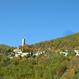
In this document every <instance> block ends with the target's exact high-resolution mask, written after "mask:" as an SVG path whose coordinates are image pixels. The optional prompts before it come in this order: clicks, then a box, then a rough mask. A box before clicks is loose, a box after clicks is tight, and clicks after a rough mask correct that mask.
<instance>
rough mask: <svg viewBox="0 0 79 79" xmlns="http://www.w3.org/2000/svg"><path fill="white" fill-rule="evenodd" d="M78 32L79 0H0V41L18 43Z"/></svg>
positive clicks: (16, 44)
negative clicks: (24, 40) (23, 39)
mask: <svg viewBox="0 0 79 79" xmlns="http://www.w3.org/2000/svg"><path fill="white" fill-rule="evenodd" d="M75 32H79V0H0V44H7V45H11V46H12V45H13V46H18V45H20V44H21V39H22V38H23V37H25V38H26V42H27V43H28V44H33V43H37V42H40V41H44V40H51V39H54V38H57V37H62V36H65V35H68V34H72V33H75Z"/></svg>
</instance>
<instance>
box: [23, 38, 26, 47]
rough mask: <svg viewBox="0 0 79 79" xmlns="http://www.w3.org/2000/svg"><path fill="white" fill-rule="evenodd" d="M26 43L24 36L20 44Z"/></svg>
mask: <svg viewBox="0 0 79 79" xmlns="http://www.w3.org/2000/svg"><path fill="white" fill-rule="evenodd" d="M25 44H26V40H25V38H22V46H24V45H25Z"/></svg>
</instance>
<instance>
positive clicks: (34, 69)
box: [0, 33, 79, 79]
mask: <svg viewBox="0 0 79 79" xmlns="http://www.w3.org/2000/svg"><path fill="white" fill-rule="evenodd" d="M30 47H31V48H32V49H33V52H35V51H44V50H45V51H46V53H47V55H40V56H38V57H32V56H31V57H29V58H26V57H24V58H21V57H20V58H14V59H12V60H11V59H9V58H8V57H7V54H8V53H10V52H12V50H13V49H14V47H10V46H6V45H0V79H79V56H75V55H74V54H73V50H74V49H77V50H79V33H76V34H73V35H69V36H66V37H63V38H58V39H54V40H49V41H44V42H40V43H37V44H34V45H30ZM27 49H28V47H27ZM62 50H69V51H68V53H70V54H69V55H67V56H63V55H61V54H59V51H62ZM3 52H4V53H3Z"/></svg>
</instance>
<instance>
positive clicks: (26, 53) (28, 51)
mask: <svg viewBox="0 0 79 79" xmlns="http://www.w3.org/2000/svg"><path fill="white" fill-rule="evenodd" d="M47 50H50V48H48V49H47ZM58 53H59V55H63V56H68V54H69V53H70V52H69V50H64V51H62V50H61V51H59V52H58ZM73 53H74V55H75V56H79V50H73ZM42 55H43V56H48V52H47V51H46V50H43V51H39V50H37V51H34V50H33V49H32V48H31V47H30V46H29V45H27V44H26V40H25V38H23V39H22V44H21V46H19V47H17V48H16V49H14V50H13V51H12V52H11V53H10V55H9V56H8V57H9V58H10V59H13V58H18V57H21V58H22V57H27V58H29V57H39V56H42Z"/></svg>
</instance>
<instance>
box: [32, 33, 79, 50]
mask: <svg viewBox="0 0 79 79" xmlns="http://www.w3.org/2000/svg"><path fill="white" fill-rule="evenodd" d="M32 46H33V47H36V48H41V49H42V48H43V49H46V48H51V49H55V50H56V49H77V48H79V33H76V34H73V35H69V36H66V37H62V38H58V39H54V40H49V41H44V42H40V43H37V44H34V45H32Z"/></svg>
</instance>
